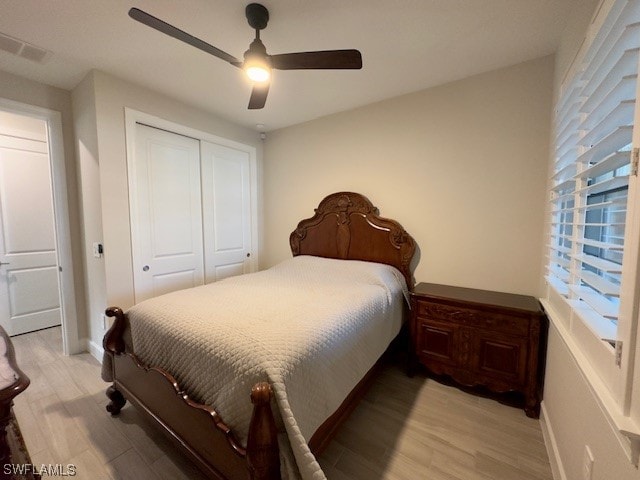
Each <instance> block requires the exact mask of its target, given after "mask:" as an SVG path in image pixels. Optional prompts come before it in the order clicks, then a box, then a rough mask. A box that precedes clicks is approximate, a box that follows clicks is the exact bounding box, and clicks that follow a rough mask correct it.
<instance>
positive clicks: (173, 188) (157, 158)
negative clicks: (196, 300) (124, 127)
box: [129, 124, 204, 302]
mask: <svg viewBox="0 0 640 480" xmlns="http://www.w3.org/2000/svg"><path fill="white" fill-rule="evenodd" d="M129 173H130V177H129V195H130V201H131V229H132V241H133V270H134V285H135V300H136V302H140V301H142V300H145V299H147V298H151V297H155V296H158V295H162V294H164V293H168V292H170V291H173V290H179V289H182V288H188V287H194V286H196V285H201V284H202V283H203V281H204V272H203V270H204V269H203V265H204V261H203V248H202V207H201V189H200V174H201V172H200V142H199V141H198V140H195V139H193V138H189V137H185V136H182V135H178V134H175V133H170V132H167V131H164V130H159V129H156V128H151V127H147V126H145V125H141V124H137V125H136V142H135V158H134V159H133V163H132V164H131V165H130V170H129Z"/></svg>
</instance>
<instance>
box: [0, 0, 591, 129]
mask: <svg viewBox="0 0 640 480" xmlns="http://www.w3.org/2000/svg"><path fill="white" fill-rule="evenodd" d="M580 1H581V0H264V1H263V4H264V5H265V6H266V7H267V8H268V9H269V13H270V17H271V18H270V21H269V25H268V26H267V28H266V29H265V30H263V31H262V34H261V37H262V40H263V42H264V43H265V45H266V47H267V51H268V52H269V53H271V54H277V53H288V52H298V51H310V50H330V49H342V48H357V49H358V50H360V51H361V52H362V57H363V64H364V67H363V69H362V70H355V71H330V70H316V71H275V72H274V76H273V81H272V85H271V90H270V93H269V98H268V99H267V104H266V106H265V108H264V109H263V110H247V103H248V100H249V94H250V91H251V86H250V84H249V83H248V81H247V80H246V79H245V78H244V76H243V72H242V71H241V70H240V69H237V68H234V67H232V66H231V65H229V64H228V63H226V62H224V61H222V60H220V59H218V58H215V57H212V56H210V55H208V54H206V53H204V52H202V51H200V50H197V49H195V48H194V47H191V46H189V45H186V44H183V43H182V42H179V41H178V40H175V39H173V38H171V37H168V36H166V35H163V34H161V33H159V32H157V31H155V30H153V29H151V28H149V27H147V26H145V25H142V24H140V23H138V22H136V21H134V20H132V19H130V18H129V17H128V15H127V12H128V10H129V8H131V7H134V6H135V7H138V8H140V9H141V10H144V11H146V12H148V13H151V14H152V15H155V16H156V17H159V18H161V19H163V20H165V21H166V22H168V23H171V24H172V25H174V26H177V27H178V28H181V29H183V30H185V31H187V32H189V33H190V34H192V35H194V36H196V37H199V38H201V39H202V40H204V41H206V42H208V43H210V44H212V45H215V46H216V47H218V48H220V49H221V50H224V51H226V52H228V53H230V54H231V55H233V56H235V57H237V58H242V54H243V53H244V51H245V50H246V49H247V48H248V46H249V43H250V42H251V40H252V39H253V36H254V32H253V30H252V29H251V27H249V25H248V24H247V22H246V19H245V16H244V7H245V5H246V3H249V2H248V1H247V2H239V1H237V0H233V1H231V0H226V1H225V0H137V1H135V2H134V1H126V0H54V1H51V0H2V6H1V14H0V32H1V33H4V34H6V35H9V36H11V37H16V38H18V39H20V40H23V41H25V42H29V43H32V44H35V45H36V46H39V47H42V48H45V49H47V50H50V51H51V52H53V55H51V56H50V58H49V59H48V60H46V61H45V62H44V63H43V64H38V63H34V62H31V61H29V60H26V59H23V58H20V57H17V56H13V55H11V54H9V53H6V52H3V51H0V70H4V71H7V72H10V73H13V74H16V75H20V76H23V77H27V78H30V79H33V80H37V81H39V82H42V83H46V84H50V85H54V86H56V87H60V88H64V89H67V90H71V89H73V88H74V87H75V86H76V85H77V84H78V83H79V82H80V81H81V80H82V79H83V78H84V76H85V75H86V74H87V72H88V71H89V70H91V69H93V68H95V69H99V70H102V71H105V72H109V73H111V74H113V75H116V76H118V77H121V78H123V79H126V80H129V81H132V82H135V83H139V84H143V85H146V86H148V87H149V88H151V89H153V90H156V91H159V92H162V93H164V94H166V95H169V96H171V97H174V98H176V99H179V100H181V101H183V102H185V103H187V104H190V105H196V106H198V107H200V108H202V109H205V110H208V111H211V112H214V113H216V114H217V115H219V116H222V117H224V118H227V119H228V120H230V121H232V122H235V123H238V124H241V125H245V126H247V127H250V128H255V127H256V124H264V125H265V130H273V129H276V128H280V127H284V126H288V125H292V124H296V123H300V122H304V121H308V120H311V119H313V118H317V117H320V116H323V115H327V114H331V113H334V112H338V111H342V110H348V109H351V108H354V107H357V106H361V105H366V104H368V103H372V102H376V101H379V100H383V99H386V98H390V97H394V96H398V95H401V94H404V93H409V92H413V91H418V90H422V89H424V88H428V87H431V86H434V85H439V84H443V83H446V82H449V81H452V80H456V79H460V78H464V77H467V76H469V75H473V74H476V73H480V72H485V71H489V70H493V69H496V68H500V67H503V66H507V65H511V64H515V63H518V62H521V61H525V60H529V59H532V58H536V57H540V56H543V55H547V54H550V53H553V52H554V51H555V49H556V48H557V45H558V41H559V37H560V34H561V32H562V29H563V27H564V25H565V23H566V20H567V18H568V15H569V14H570V12H571V10H572V8H573V7H574V6H575V5H576V4H577V3H579V2H580Z"/></svg>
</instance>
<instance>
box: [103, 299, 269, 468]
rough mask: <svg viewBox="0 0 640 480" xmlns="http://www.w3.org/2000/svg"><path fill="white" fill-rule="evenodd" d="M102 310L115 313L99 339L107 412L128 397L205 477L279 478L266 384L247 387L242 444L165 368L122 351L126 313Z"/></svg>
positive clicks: (209, 408) (123, 348) (219, 419)
mask: <svg viewBox="0 0 640 480" xmlns="http://www.w3.org/2000/svg"><path fill="white" fill-rule="evenodd" d="M106 314H107V316H109V317H114V318H115V321H114V323H113V325H112V327H111V329H109V331H108V332H107V333H106V335H105V337H104V341H103V346H104V349H105V352H107V353H108V354H110V355H111V357H112V369H113V371H112V374H113V385H112V386H110V387H109V388H108V389H107V396H108V397H109V399H110V400H111V401H110V403H109V405H107V410H108V411H109V412H110V413H111V414H112V415H117V414H118V413H119V412H120V409H121V408H122V407H123V406H124V404H125V403H126V401H127V400H129V401H130V402H131V403H133V404H134V405H136V406H137V407H138V408H140V409H141V411H142V412H144V413H146V414H147V415H148V416H149V417H150V418H151V419H153V420H154V421H155V422H156V423H158V424H159V425H160V426H161V427H162V429H163V430H164V432H165V433H166V434H167V435H168V436H169V437H170V438H171V439H172V440H173V441H174V442H175V443H176V444H177V445H178V446H179V447H180V448H182V450H183V451H184V452H185V453H186V454H187V455H188V456H189V457H190V458H191V459H192V460H193V461H194V462H195V463H196V465H198V466H199V467H200V469H201V470H202V471H203V472H205V473H206V474H207V476H209V477H210V478H216V479H228V480H235V479H242V480H246V479H247V478H251V479H255V480H275V479H279V478H280V456H279V450H278V442H277V430H276V426H275V421H274V417H273V412H272V411H271V404H270V399H271V395H272V391H271V387H270V386H269V384H267V383H264V382H263V383H258V384H256V385H255V386H254V387H253V389H252V391H251V394H250V398H251V402H253V404H254V408H253V415H252V418H251V423H250V425H249V436H248V440H247V447H246V449H245V448H243V447H242V445H240V443H239V442H238V441H237V439H236V438H235V436H234V434H233V432H232V431H231V429H230V428H229V427H228V426H227V425H225V423H224V422H223V420H222V418H220V415H218V413H217V412H216V411H215V410H214V409H213V408H212V407H210V406H207V405H203V404H200V403H197V402H194V401H193V400H191V399H190V398H189V396H188V395H187V394H186V393H185V392H184V391H182V389H181V388H180V386H179V385H178V383H177V381H176V379H175V378H174V377H173V376H172V375H171V374H170V373H169V372H166V371H164V370H163V369H161V368H157V367H148V366H146V365H143V364H142V362H140V360H139V359H138V358H137V357H136V356H135V355H134V354H132V353H128V352H125V343H124V340H123V337H122V336H123V333H124V331H125V326H126V318H125V314H124V312H123V311H122V310H121V309H119V308H115V307H112V308H109V309H107V311H106ZM247 394H249V392H247ZM248 396H249V395H248ZM248 400H249V399H247V401H248Z"/></svg>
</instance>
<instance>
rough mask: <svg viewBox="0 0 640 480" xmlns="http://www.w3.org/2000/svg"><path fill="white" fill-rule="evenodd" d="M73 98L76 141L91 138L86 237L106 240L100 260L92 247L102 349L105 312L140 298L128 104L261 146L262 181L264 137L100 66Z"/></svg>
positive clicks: (92, 320) (96, 330)
mask: <svg viewBox="0 0 640 480" xmlns="http://www.w3.org/2000/svg"><path fill="white" fill-rule="evenodd" d="M73 102H74V114H75V116H76V126H77V131H76V134H77V135H78V138H77V143H78V145H83V146H84V148H79V151H78V161H79V164H80V165H81V176H82V185H83V188H82V203H83V218H84V219H85V223H84V243H85V245H86V246H87V247H89V246H90V245H91V244H92V243H93V242H103V243H104V252H105V253H104V259H101V260H98V261H96V260H95V259H93V257H92V256H91V251H90V250H89V252H88V254H87V255H86V261H87V263H88V268H87V278H86V282H87V290H88V293H89V294H88V307H87V309H88V314H89V338H90V341H91V342H93V343H92V349H93V351H94V352H96V351H97V350H98V348H97V347H98V346H99V345H101V342H102V337H103V335H104V329H103V327H102V321H101V315H102V313H103V312H104V310H105V308H106V307H108V306H110V305H114V306H120V307H122V308H125V309H126V308H128V307H130V306H131V305H133V266H132V262H131V235H130V227H129V225H130V223H129V199H128V185H127V158H126V142H125V116H124V115H125V113H124V109H125V107H128V108H132V109H134V110H138V111H141V112H144V113H147V114H150V115H153V116H156V117H160V118H163V119H165V120H169V121H172V122H174V123H178V124H181V125H184V126H187V127H191V128H194V129H197V130H200V131H204V132H208V133H211V134H213V135H217V136H219V137H223V138H227V139H230V140H234V141H237V142H240V143H244V144H247V145H251V146H254V147H256V149H257V157H258V185H260V176H261V173H262V172H261V170H262V167H261V162H262V143H261V141H260V139H259V135H258V133H257V132H255V131H252V130H249V129H246V128H244V127H240V126H237V125H234V124H232V123H230V122H228V121H226V120H224V119H221V118H219V117H216V116H214V115H212V114H210V113H207V112H205V111H203V110H200V109H198V108H196V107H193V106H189V105H185V104H183V103H180V102H178V101H176V100H173V99H171V98H169V97H166V96H164V95H162V94H160V93H157V92H154V91H151V90H149V89H147V88H145V87H142V86H139V85H134V84H131V83H128V82H126V81H124V80H121V79H118V78H116V77H113V76H111V75H108V74H106V73H103V72H100V71H92V72H90V73H89V75H88V76H87V78H85V79H84V80H83V82H81V84H80V85H79V86H78V87H77V88H76V89H74V91H73ZM260 195H261V190H260V188H259V191H258V196H259V197H260ZM260 203H261V202H259V204H260ZM259 228H260V226H259ZM258 241H259V242H260V238H259V239H258Z"/></svg>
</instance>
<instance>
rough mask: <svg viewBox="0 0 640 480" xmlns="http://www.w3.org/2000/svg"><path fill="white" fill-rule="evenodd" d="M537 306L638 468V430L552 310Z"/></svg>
mask: <svg viewBox="0 0 640 480" xmlns="http://www.w3.org/2000/svg"><path fill="white" fill-rule="evenodd" d="M540 303H542V306H543V307H544V310H545V312H546V313H547V316H548V317H549V320H550V321H551V323H552V324H553V326H554V328H555V329H556V330H557V331H558V333H559V334H560V337H561V338H562V340H563V342H564V343H565V345H566V346H567V348H568V349H569V351H570V352H571V355H572V356H573V358H574V360H575V362H576V365H577V366H578V369H579V371H580V373H581V375H582V376H583V378H584V379H585V382H586V384H587V385H588V386H589V389H590V390H591V392H592V394H593V396H594V398H595V399H596V401H597V403H598V406H599V407H600V409H601V410H602V412H603V414H604V416H605V418H606V419H607V422H608V423H609V425H610V426H611V428H612V429H613V431H614V433H615V434H616V437H617V439H618V441H619V443H620V445H621V446H622V448H623V449H624V451H625V454H626V455H627V458H628V459H629V461H630V462H631V463H632V464H633V465H634V466H635V467H636V468H638V464H639V463H640V462H639V459H640V426H639V425H638V423H637V422H636V421H635V420H634V419H633V418H631V417H630V416H629V415H625V414H624V412H623V411H622V409H621V408H620V406H619V405H618V403H617V402H616V400H615V399H614V398H613V396H612V395H611V393H610V391H609V389H608V388H607V386H606V385H605V384H604V383H603V382H602V380H601V379H600V377H599V375H598V374H597V373H596V372H595V370H594V369H593V367H592V366H591V364H590V363H589V360H588V359H587V357H586V356H585V355H584V353H583V352H582V351H581V349H580V348H579V346H578V345H577V344H576V342H575V340H574V339H573V338H572V336H571V333H570V332H569V330H568V329H567V327H566V326H565V324H564V323H563V322H562V319H561V318H560V314H559V313H558V312H557V311H556V310H555V309H554V308H553V306H552V305H551V303H550V302H549V301H548V300H546V299H544V298H541V299H540Z"/></svg>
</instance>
